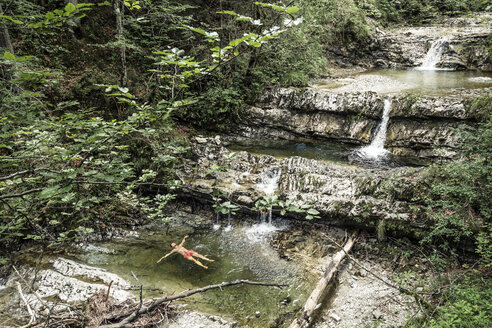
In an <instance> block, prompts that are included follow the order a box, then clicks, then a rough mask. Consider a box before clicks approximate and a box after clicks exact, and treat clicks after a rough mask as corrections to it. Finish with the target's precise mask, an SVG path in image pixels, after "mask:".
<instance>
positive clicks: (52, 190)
mask: <svg viewBox="0 0 492 328" xmlns="http://www.w3.org/2000/svg"><path fill="white" fill-rule="evenodd" d="M58 189H60V187H59V186H53V187H48V188H45V189H43V191H41V193H40V194H39V198H41V199H46V198H50V197H53V196H55V195H56V193H57V192H58Z"/></svg>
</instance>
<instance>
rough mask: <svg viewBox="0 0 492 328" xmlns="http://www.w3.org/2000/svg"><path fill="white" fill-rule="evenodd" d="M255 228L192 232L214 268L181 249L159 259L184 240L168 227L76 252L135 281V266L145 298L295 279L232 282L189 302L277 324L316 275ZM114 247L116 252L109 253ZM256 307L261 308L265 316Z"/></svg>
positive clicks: (258, 323)
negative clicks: (282, 255)
mask: <svg viewBox="0 0 492 328" xmlns="http://www.w3.org/2000/svg"><path fill="white" fill-rule="evenodd" d="M260 229H261V228H257V230H260ZM254 231H255V228H253V229H252V228H248V227H235V228H234V229H233V230H232V231H228V232H225V231H223V230H220V231H213V230H208V229H207V230H201V231H198V232H195V233H193V234H190V238H188V239H187V241H186V243H185V247H187V248H189V249H193V250H195V251H197V252H199V253H201V254H203V255H206V256H208V257H209V258H211V259H214V260H215V262H213V263H210V264H209V269H208V270H205V269H203V268H200V267H198V266H197V265H195V264H194V263H192V262H191V261H189V260H186V259H184V258H183V257H182V256H181V255H179V254H174V255H172V256H171V257H168V258H167V259H165V260H163V261H162V262H161V263H159V264H157V263H156V261H157V260H158V259H159V258H160V257H161V256H162V255H164V254H165V253H167V252H168V251H170V246H169V244H170V243H171V242H177V243H179V242H180V241H181V238H182V237H183V236H182V235H179V236H173V235H172V234H171V235H168V236H165V235H164V233H163V232H162V233H160V232H156V233H155V234H154V233H148V234H147V235H141V237H140V238H138V239H134V240H124V241H111V242H105V243H100V244H97V245H96V246H97V248H100V249H99V251H98V250H97V248H96V249H94V250H93V251H90V252H89V253H84V254H78V255H76V257H77V258H78V260H80V261H81V262H83V263H86V264H88V265H93V266H98V267H102V268H105V269H108V270H109V271H111V272H114V273H117V274H119V275H120V276H122V277H123V278H125V279H127V280H128V281H130V282H132V283H134V280H133V278H132V277H131V273H130V272H131V271H133V272H134V273H135V274H136V275H137V276H138V277H139V279H140V281H141V282H142V285H143V286H144V297H157V296H162V295H163V294H164V295H169V294H173V293H179V292H181V291H184V290H186V289H190V288H198V287H203V286H206V285H210V284H217V283H220V282H223V281H231V280H236V279H249V280H255V281H265V282H276V283H286V284H289V287H286V288H283V289H278V288H272V287H260V286H232V287H228V288H225V289H224V290H223V291H220V290H213V291H208V292H206V293H203V294H198V295H195V296H193V297H191V298H187V299H186V300H185V301H184V302H185V303H188V304H190V308H191V309H194V310H198V311H201V312H205V313H209V314H217V315H221V316H225V317H230V318H233V319H234V320H237V321H238V322H239V323H240V324H241V325H242V326H245V327H270V326H272V327H276V326H278V321H279V320H282V319H283V320H286V319H289V318H290V319H291V318H292V316H291V315H292V313H293V312H294V311H296V310H297V309H299V308H300V307H301V306H302V305H303V304H304V302H305V300H306V299H307V296H308V295H309V293H310V292H311V289H312V288H313V283H312V282H313V281H314V277H312V278H311V279H309V277H308V276H306V272H303V271H304V270H303V269H302V268H298V267H296V266H295V265H294V264H292V263H291V262H287V261H286V260H283V259H280V258H279V256H278V255H277V253H276V251H275V250H274V249H273V248H272V247H271V246H270V245H269V237H262V236H260V235H258V234H256V233H254ZM108 250H110V251H111V252H113V253H114V254H107V253H108ZM109 253H110V252H109ZM256 311H259V312H260V314H259V317H257V316H256ZM289 314H290V315H289ZM279 318H280V319H279Z"/></svg>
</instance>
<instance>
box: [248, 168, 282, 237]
mask: <svg viewBox="0 0 492 328" xmlns="http://www.w3.org/2000/svg"><path fill="white" fill-rule="evenodd" d="M281 174H282V169H281V168H272V169H269V170H266V171H265V172H263V175H262V177H261V181H260V182H259V183H258V184H257V185H256V187H257V188H258V190H260V191H262V192H263V193H264V194H265V196H266V197H267V198H270V197H271V196H273V194H274V193H275V191H276V190H277V189H278V184H279V180H280V176H281ZM272 210H273V209H272V206H270V207H269V209H268V210H267V211H260V223H259V224H254V225H253V226H251V228H249V229H248V235H250V238H253V239H255V238H260V239H261V238H264V237H265V236H268V235H270V234H271V233H272V232H274V231H276V230H278V228H276V227H275V226H274V225H273V224H272ZM267 219H268V221H267ZM251 236H254V237H251Z"/></svg>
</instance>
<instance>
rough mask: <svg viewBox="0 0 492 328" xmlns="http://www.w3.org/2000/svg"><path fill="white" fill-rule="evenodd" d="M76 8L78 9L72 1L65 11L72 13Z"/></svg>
mask: <svg viewBox="0 0 492 328" xmlns="http://www.w3.org/2000/svg"><path fill="white" fill-rule="evenodd" d="M75 9H76V8H75V6H74V4H73V3H71V2H69V3H67V5H66V6H65V12H66V13H67V14H71V13H73V12H74V11H75Z"/></svg>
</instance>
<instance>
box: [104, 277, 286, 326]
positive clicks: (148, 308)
mask: <svg viewBox="0 0 492 328" xmlns="http://www.w3.org/2000/svg"><path fill="white" fill-rule="evenodd" d="M241 284H243V285H255V286H267V287H279V288H282V287H286V286H288V285H286V284H273V283H266V282H257V281H250V280H234V281H229V282H223V283H220V284H217V285H209V286H205V287H202V288H197V289H192V290H187V291H184V292H182V293H180V294H177V295H174V296H168V297H163V298H158V299H154V300H151V301H150V302H148V304H147V305H143V306H142V305H141V304H140V305H139V306H138V307H137V309H136V311H134V312H133V313H131V314H130V315H128V316H127V317H126V318H125V319H123V320H122V321H120V322H117V323H113V324H108V325H101V326H100V328H130V327H132V324H131V322H132V321H134V320H135V319H136V318H138V316H140V315H141V314H143V313H147V312H149V311H152V310H154V309H155V308H157V307H158V306H159V305H161V304H163V303H166V302H171V301H175V300H178V299H181V298H185V297H188V296H191V295H194V294H198V293H203V292H206V291H208V290H211V289H220V290H222V288H223V287H229V286H234V285H241Z"/></svg>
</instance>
